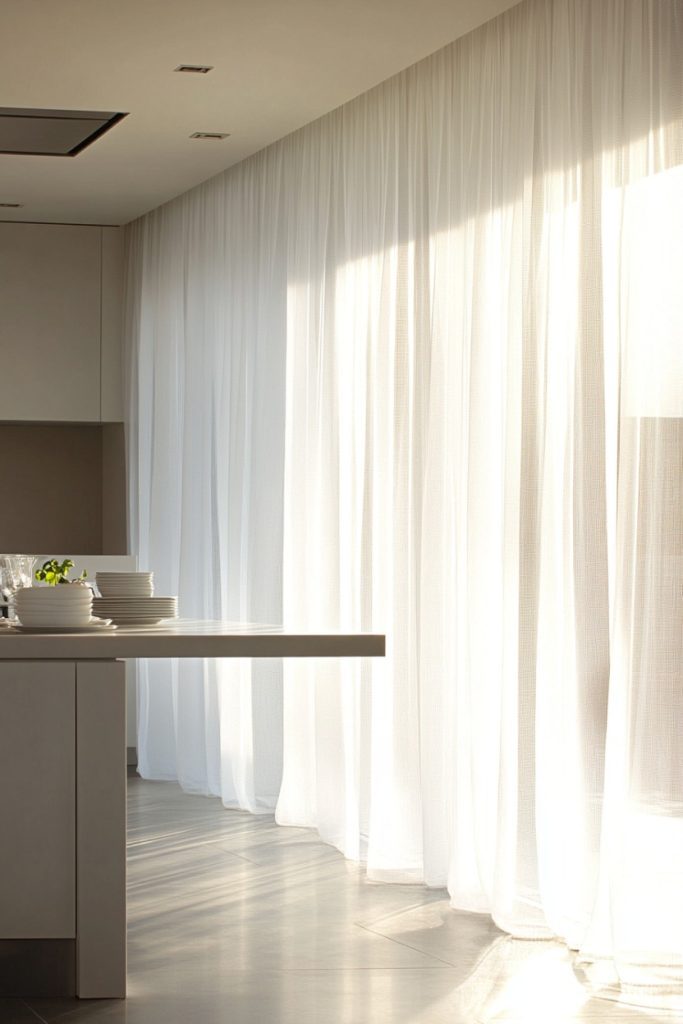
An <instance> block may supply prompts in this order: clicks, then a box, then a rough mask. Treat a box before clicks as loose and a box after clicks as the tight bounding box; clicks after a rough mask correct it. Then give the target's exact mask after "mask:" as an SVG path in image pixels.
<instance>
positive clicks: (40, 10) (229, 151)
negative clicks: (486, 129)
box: [0, 0, 518, 224]
mask: <svg viewBox="0 0 683 1024" xmlns="http://www.w3.org/2000/svg"><path fill="white" fill-rule="evenodd" d="M517 2H518V0H2V19H1V26H0V27H1V33H2V42H1V43H0V96H1V97H2V105H3V106H4V107H39V108H50V109H54V108H58V109H76V110H112V111H129V116H128V117H127V118H125V119H124V120H123V121H122V122H121V123H120V124H118V125H116V126H115V127H114V128H112V129H111V131H110V132H108V133H107V134H106V135H104V136H103V137H102V138H101V139H99V140H97V141H96V142H94V143H93V145H92V146H91V147H90V148H88V149H86V150H84V151H83V152H82V153H80V154H79V155H78V156H75V157H46V156H20V155H15V154H6V155H0V202H21V203H23V204H24V205H23V208H22V209H19V210H7V209H0V218H1V219H2V220H24V221H51V222H54V221H57V222H71V223H81V224H123V223H126V222H127V221H129V220H132V219H133V218H135V217H138V216H140V214H142V213H145V212H146V211H147V210H150V209H152V208H153V207H155V206H159V205H160V204H161V203H163V202H166V200H168V199H171V198H172V197H173V196H176V195H178V194H179V193H181V192H184V191H185V190H186V189H188V188H191V187H192V186H193V185H196V184H198V183H199V182H201V181H204V180H206V179H207V178H210V177H211V176H212V175H214V174H216V173H218V172H219V171H221V170H223V169H224V168H226V167H229V166H231V165H232V164H234V163H237V162H238V161H239V160H242V159H244V158H245V157H247V156H249V155H250V154H252V153H254V152H256V151H257V150H259V149H262V148H263V147H264V146H267V145H268V144H269V143H271V142H274V141H275V140H276V139H279V138H282V136H284V135H287V134H288V133H289V132H291V131H294V130H295V129H296V128H299V127H301V126H302V125H304V124H306V123H308V122H309V121H312V120H314V119H315V118H317V117H319V116H320V115H322V114H324V113H327V112H328V111H330V110H333V109H334V108H335V107H338V106H339V105H340V104H342V103H344V102H346V101H347V100H349V99H352V98H353V97H354V96H357V95H358V94H359V93H362V92H364V91H365V90H366V89H369V88H371V87H372V86H373V85H376V84H378V83H379V82H381V81H383V80H384V79H386V78H389V77H390V76H391V75H393V74H395V73H396V72H398V71H400V70H402V69H403V68H405V67H408V66H409V65H410V64H413V63H415V61H417V60H420V59H421V58H422V57H425V56H427V55H428V54H430V53H433V52H434V51H435V50H438V49H439V48H440V47H442V46H445V45H446V44H447V43H449V42H451V41H452V40H453V39H456V38H457V37H458V36H461V35H464V34H465V33H466V32H469V31H470V30H471V29H473V28H475V27H476V26H478V25H480V24H483V23H484V22H485V21H487V20H488V19H489V18H492V17H494V16H495V15H496V14H499V13H500V12H501V11H503V10H506V9H507V8H509V7H512V6H514V4H515V3H517ZM178 64H212V65H214V70H213V71H211V72H210V73H209V74H208V75H186V74H175V73H174V71H173V69H174V68H175V67H176V66H177V65H178ZM195 131H218V132H230V133H231V137H230V138H229V139H225V140H224V141H222V142H208V141H201V140H192V139H190V138H188V136H189V135H190V134H191V133H192V132H195Z"/></svg>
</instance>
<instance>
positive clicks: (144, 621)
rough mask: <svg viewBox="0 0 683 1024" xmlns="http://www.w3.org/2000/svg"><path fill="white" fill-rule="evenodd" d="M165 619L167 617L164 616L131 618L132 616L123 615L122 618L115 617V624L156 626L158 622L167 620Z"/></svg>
mask: <svg viewBox="0 0 683 1024" xmlns="http://www.w3.org/2000/svg"><path fill="white" fill-rule="evenodd" d="M167 621H168V618H166V617H165V618H162V619H157V618H156V617H154V618H140V619H133V618H130V617H129V616H125V617H123V618H118V617H117V619H116V624H117V625H118V626H158V625H159V623H160V622H167Z"/></svg>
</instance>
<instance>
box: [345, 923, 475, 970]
mask: <svg viewBox="0 0 683 1024" xmlns="http://www.w3.org/2000/svg"><path fill="white" fill-rule="evenodd" d="M355 925H356V927H357V928H362V929H363V931H366V932H368V934H369V935H376V936H377V937H378V938H380V939H386V940H387V941H388V942H393V943H395V945H397V946H402V947H403V948H404V949H410V950H412V952H413V953H420V954H421V955H422V956H426V957H429V959H430V960H434V961H435V962H436V963H440V964H444V966H446V967H451V968H456V967H457V965H456V964H452V963H450V961H448V960H444V959H443V958H442V957H440V956H435V955H434V954H433V953H425V951H424V950H423V949H418V948H417V946H411V945H410V943H408V942H401V941H400V939H394V938H392V936H390V935H382V933H381V932H376V931H375V930H374V928H368V926H367V925H364V924H359V923H358V922H355ZM418 969H419V968H418Z"/></svg>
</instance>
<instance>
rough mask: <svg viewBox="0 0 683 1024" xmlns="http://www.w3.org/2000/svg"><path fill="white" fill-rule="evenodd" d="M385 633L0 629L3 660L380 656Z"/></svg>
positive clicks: (196, 627)
mask: <svg viewBox="0 0 683 1024" xmlns="http://www.w3.org/2000/svg"><path fill="white" fill-rule="evenodd" d="M384 653H385V637H384V635H383V634H381V633H341V632H337V633H335V632H329V633H318V632H305V631H301V632H298V631H296V630H292V629H285V628H284V627H282V626H264V625H256V624H254V623H246V622H219V621H212V620H207V621H201V620H192V619H178V620H176V621H175V622H172V623H165V624H163V625H160V626H152V627H150V626H146V627H137V628H132V627H130V626H119V628H118V629H117V630H116V631H114V632H112V633H17V632H14V631H12V630H11V629H7V628H0V659H4V660H16V661H24V660H30V661H32V660H41V659H45V660H68V661H78V660H87V661H91V660H103V661H110V660H111V659H113V658H346V657H351V658H360V657H382V656H383V655H384Z"/></svg>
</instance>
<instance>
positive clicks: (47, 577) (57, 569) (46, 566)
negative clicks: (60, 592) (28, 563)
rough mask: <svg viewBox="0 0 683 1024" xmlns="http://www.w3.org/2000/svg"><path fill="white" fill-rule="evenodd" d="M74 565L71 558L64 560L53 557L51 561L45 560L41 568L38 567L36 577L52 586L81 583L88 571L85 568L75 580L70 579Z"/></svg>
mask: <svg viewBox="0 0 683 1024" xmlns="http://www.w3.org/2000/svg"><path fill="white" fill-rule="evenodd" d="M73 567H74V563H73V562H72V561H71V559H70V558H65V559H64V561H63V562H58V561H57V559H56V558H51V559H50V560H49V561H47V562H43V564H42V566H41V568H40V569H36V579H37V580H40V582H41V583H47V585H48V586H50V587H56V586H57V584H58V583H81V582H82V581H83V580H84V579H85V578H86V577H87V575H88V571H87V569H84V570H83V572H82V573H81V575H80V576H78V577H77V578H76V579H75V580H68V579H67V576H68V575H69V573H70V572H71V570H72V569H73Z"/></svg>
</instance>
